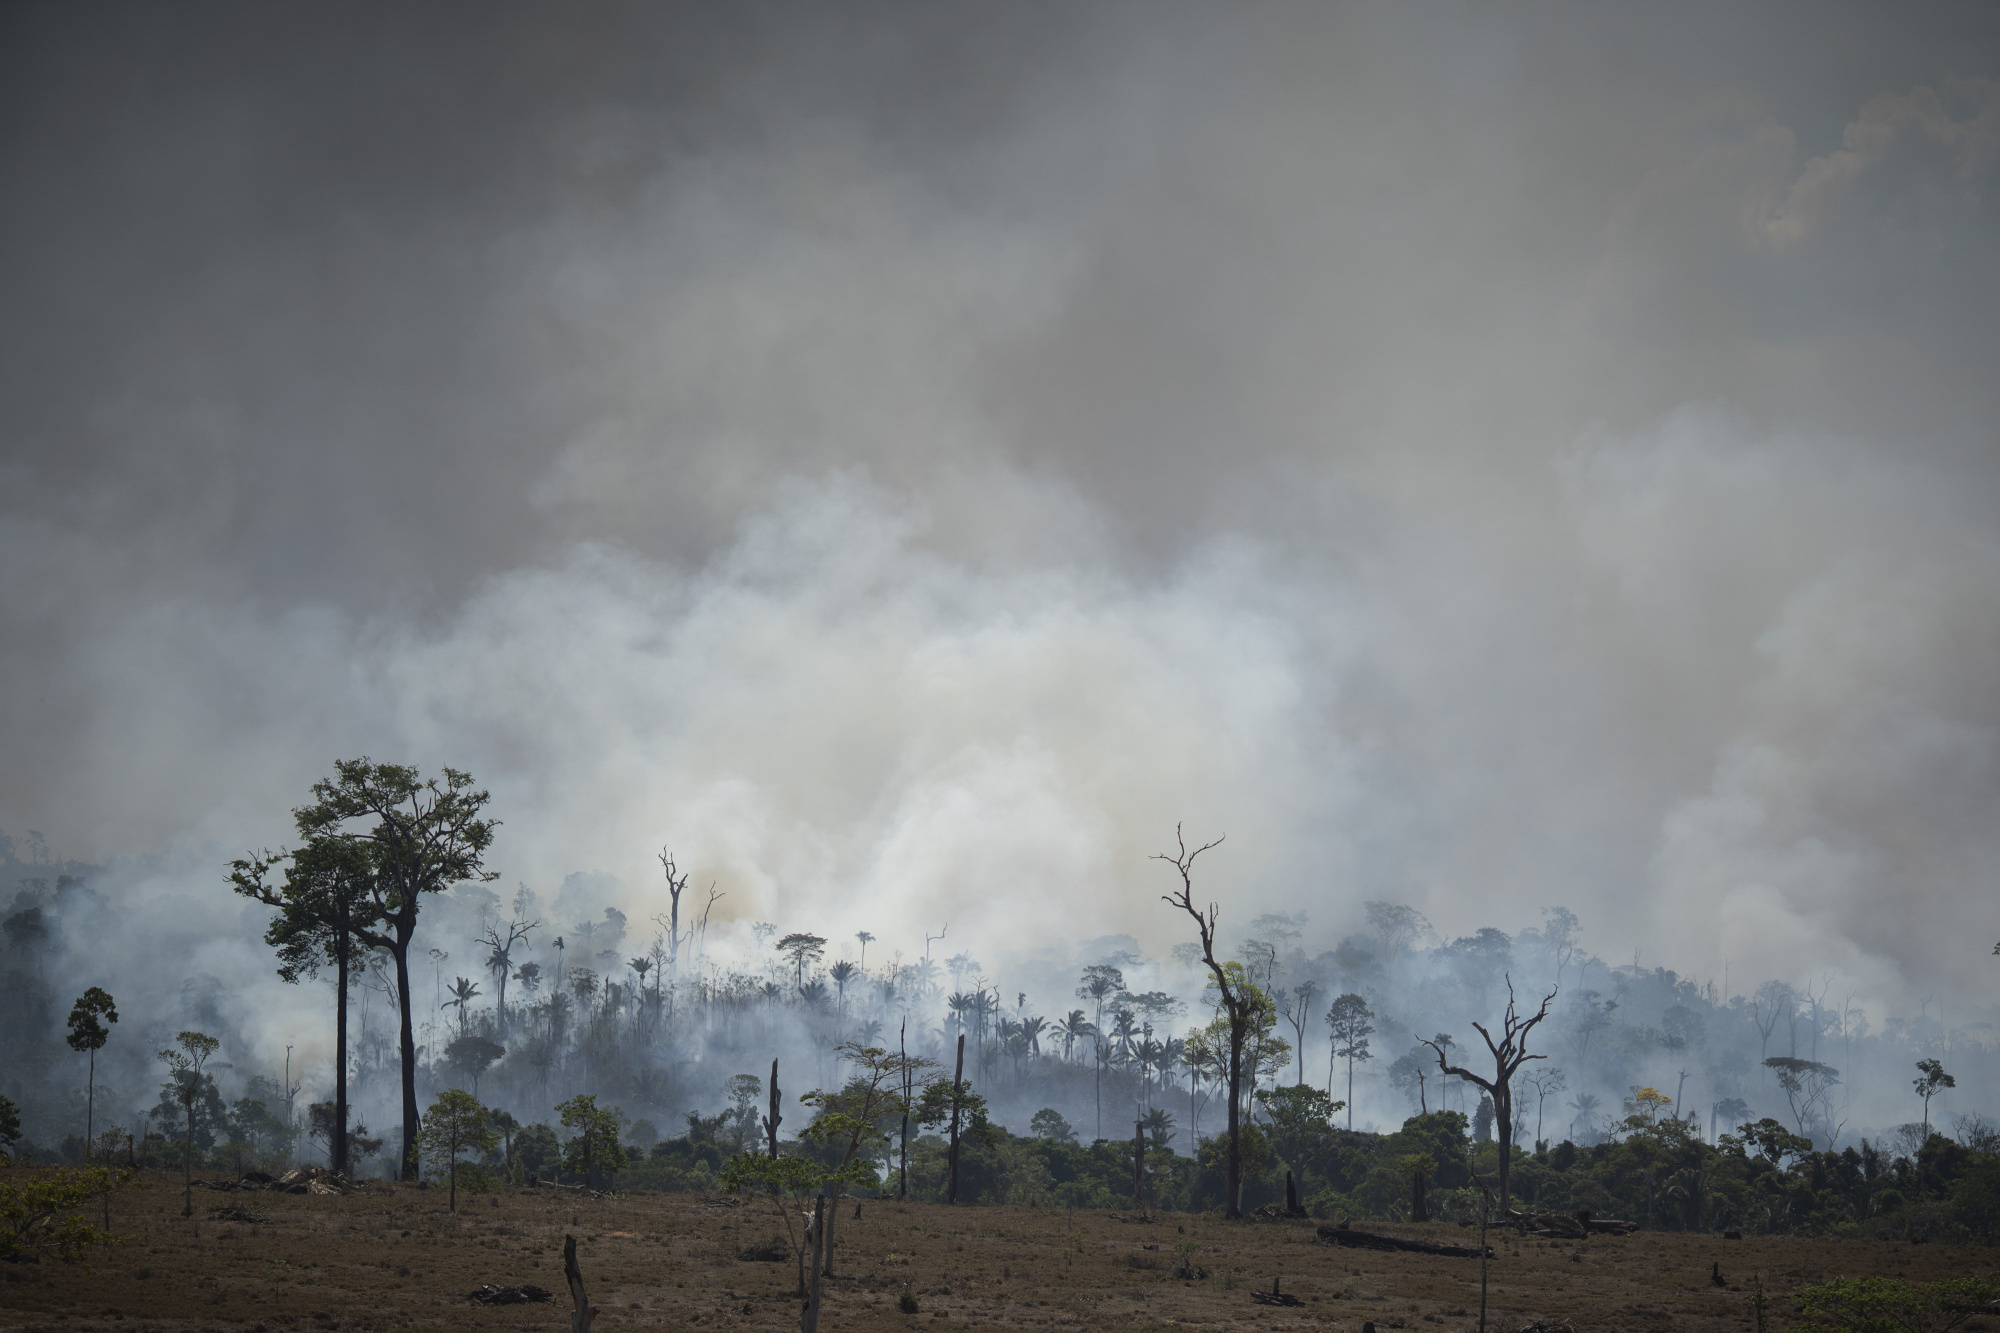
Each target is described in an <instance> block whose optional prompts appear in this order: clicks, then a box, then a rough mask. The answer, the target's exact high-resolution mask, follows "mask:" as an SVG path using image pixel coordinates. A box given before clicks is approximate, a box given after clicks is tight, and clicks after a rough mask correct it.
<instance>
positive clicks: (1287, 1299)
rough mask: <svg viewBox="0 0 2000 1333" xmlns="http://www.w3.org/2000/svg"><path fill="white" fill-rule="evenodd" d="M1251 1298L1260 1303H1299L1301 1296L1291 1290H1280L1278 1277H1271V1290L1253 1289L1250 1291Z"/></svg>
mask: <svg viewBox="0 0 2000 1333" xmlns="http://www.w3.org/2000/svg"><path fill="white" fill-rule="evenodd" d="M1250 1299H1251V1300H1253V1301H1255V1302H1256V1303H1257V1304H1259V1305H1297V1304H1298V1303H1299V1298H1298V1297H1296V1296H1294V1295H1292V1293H1291V1292H1289V1291H1280V1290H1278V1279H1277V1278H1272V1279H1271V1289H1270V1290H1269V1291H1253V1292H1251V1293H1250Z"/></svg>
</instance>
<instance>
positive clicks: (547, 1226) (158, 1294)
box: [0, 1172, 2000, 1333]
mask: <svg viewBox="0 0 2000 1333" xmlns="http://www.w3.org/2000/svg"><path fill="white" fill-rule="evenodd" d="M445 1203H446V1200H445V1194H444V1191H442V1190H439V1189H418V1188H416V1187H414V1186H402V1185H383V1184H374V1185H369V1186H366V1187H364V1188H363V1189H361V1190H358V1191H357V1192H355V1193H353V1194H351V1195H348V1196H345V1197H340V1196H327V1195H297V1196H295V1195H284V1194H273V1193H219V1192H211V1191H204V1190H197V1191H196V1193H195V1208H196V1217H195V1218H194V1219H193V1220H191V1221H190V1220H184V1219H182V1217H181V1216H180V1209H181V1197H180V1188H179V1184H178V1182H176V1181H174V1180H173V1179H171V1178H170V1177H169V1176H168V1175H167V1174H166V1173H151V1172H149V1173H145V1174H144V1176H143V1178H142V1179H141V1180H139V1181H137V1182H135V1183H134V1184H133V1185H131V1186H129V1187H127V1188H126V1189H124V1190H121V1191H120V1193H119V1194H118V1195H117V1196H116V1199H115V1202H114V1205H113V1209H112V1223H113V1229H114V1230H116V1231H117V1232H119V1233H120V1234H121V1235H122V1236H123V1237H125V1241H126V1243H125V1244H123V1245H120V1246H118V1247H115V1248H112V1249H109V1250H104V1251H100V1252H99V1253H98V1254H97V1256H96V1257H95V1258H94V1259H93V1261H92V1263H91V1265H90V1266H88V1267H85V1266H81V1265H78V1266H65V1265H62V1264H58V1263H53V1262H44V1263H41V1264H0V1327H4V1328H10V1329H11V1328H37V1329H63V1330H76V1329H83V1328H104V1329H119V1330H130V1331H132V1333H138V1331H139V1330H151V1329H160V1330H167V1329H175V1330H178V1329H186V1328H201V1329H211V1328H213V1329H230V1330H243V1331H244V1333H306V1331H307V1330H311V1331H313V1333H317V1331H318V1330H334V1329H341V1330H363V1331H368V1330H391V1329H404V1328H421V1329H456V1328H467V1329H470V1328H482V1329H508V1328H538V1329H539V1328H553V1327H558V1326H560V1325H561V1324H563V1323H564V1322H566V1320H567V1315H568V1309H569V1301H568V1295H567V1292H566V1291H565V1290H564V1288H563V1280H562V1245H563V1237H564V1235H565V1234H573V1235H575V1236H576V1238H577V1241H578V1252H579V1254H580V1256H581V1263H582V1268H583V1272H584V1276H585V1279H586V1281H587V1282H588V1283H589V1287H590V1295H591V1298H592V1301H593V1303H594V1304H595V1305H596V1306H597V1307H598V1308H599V1310H600V1311H601V1314H600V1317H599V1323H598V1327H599V1328H601V1329H605V1330H617V1329H621V1328H632V1329H646V1328H656V1329H680V1328H690V1327H695V1328H704V1329H710V1328H713V1329H791V1328H796V1327H797V1326H798V1325H797V1314H798V1304H797V1302H796V1301H795V1300H794V1299H793V1296H792V1292H793V1283H794V1280H795V1274H796V1268H795V1267H794V1265H793V1263H792V1262H791V1261H790V1260H789V1259H787V1260H785V1261H782V1262H772V1261H769V1260H745V1259H742V1258H740V1257H739V1256H740V1255H741V1254H743V1253H745V1252H751V1251H755V1250H757V1249H760V1248H762V1247H764V1246H765V1244H766V1243H767V1242H769V1241H771V1240H772V1239H773V1238H774V1237H776V1236H777V1235H778V1234H779V1222H778V1219H777V1216H776V1214H775V1213H774V1211H773V1209H772V1206H771V1205H770V1204H769V1202H768V1201H764V1200H744V1201H732V1200H728V1199H720V1198H702V1197H700V1196H694V1195H682V1194H653V1193H644V1194H632V1195H628V1196H624V1197H618V1198H607V1199H590V1198H580V1197H578V1196H576V1195H574V1194H571V1193H568V1192H560V1193H558V1192H555V1191H551V1190H547V1189H542V1190H534V1189H507V1190H504V1191H502V1192H501V1193H499V1194H497V1195H496V1194H491V1193H487V1194H477V1195H474V1194H461V1195H460V1196H459V1211H458V1212H457V1213H456V1214H453V1213H450V1212H448V1211H447V1210H446V1207H445ZM232 1210H233V1216H225V1215H224V1214H225V1212H227V1211H232ZM251 1218H255V1219H261V1220H248V1219H251ZM1376 1229H1381V1230H1389V1231H1393V1232H1395V1233H1396V1234H1399V1235H1406V1236H1413V1237H1414V1236H1423V1237H1426V1238H1429V1239H1433V1240H1450V1241H1453V1242H1465V1241H1467V1240H1469V1239H1470V1238H1471V1236H1472V1234H1473V1233H1471V1232H1469V1231H1468V1229H1465V1228H1460V1227H1456V1226H1447V1225H1444V1224H1431V1225H1429V1226H1421V1227H1383V1228H1376ZM835 1236H836V1241H837V1244H838V1253H837V1256H836V1257H837V1262H836V1271H837V1273H838V1275H839V1276H838V1277H837V1278H836V1279H835V1280H834V1281H833V1282H832V1283H831V1284H830V1288H829V1296H828V1300H827V1312H826V1317H825V1319H824V1320H823V1322H822V1327H823V1328H826V1329H829V1330H836V1331H837V1330H843V1329H886V1328H903V1329H907V1328H911V1327H913V1326H928V1327H937V1326H940V1325H945V1326H964V1327H979V1328H1024V1329H1025V1328H1061V1327H1090V1328H1097V1327H1106V1326H1113V1325H1116V1326H1125V1327H1138V1328H1165V1327H1168V1326H1170V1325H1171V1326H1175V1327H1180V1328H1220V1327H1237V1326H1241V1327H1246V1328H1247V1327H1255V1328H1271V1329H1285V1328H1328V1329H1343V1330H1359V1329H1360V1328H1361V1327H1362V1324H1363V1321H1364V1320H1368V1321H1373V1322H1374V1324H1375V1326H1376V1327H1377V1328H1379V1329H1389V1328H1405V1329H1412V1330H1416V1329H1432V1328H1437V1329H1470V1328H1473V1327H1475V1326H1476V1323H1477V1319H1478V1310H1479V1264H1478V1262H1477V1261H1476V1260H1468V1259H1445V1258H1433V1257H1429V1256H1425V1255H1418V1254H1387V1253H1378V1252H1364V1251H1356V1250H1351V1249H1342V1248H1335V1247H1333V1246H1330V1245H1327V1244H1324V1243H1321V1242H1319V1241H1318V1240H1317V1238H1316V1236H1315V1230H1314V1225H1313V1224H1312V1223H1311V1222H1305V1221H1243V1222H1224V1221H1223V1220H1222V1219H1221V1218H1219V1217H1216V1216H1213V1215H1191V1214H1170V1213H1161V1214H1155V1215H1154V1216H1153V1217H1152V1218H1151V1219H1150V1220H1139V1219H1137V1218H1135V1217H1134V1216H1133V1215H1130V1214H1125V1213H1115V1212H1104V1211H1097V1210H1078V1211H1075V1212H1070V1211H1068V1210H1065V1209H1062V1208H992V1207H976V1208H975V1207H962V1208H956V1209H947V1208H944V1207H942V1206H939V1205H935V1204H917V1203H909V1204H898V1203H894V1202H874V1201H871V1202H867V1203H864V1204H862V1205H861V1217H860V1219H859V1220H856V1219H855V1218H854V1216H853V1204H852V1202H851V1201H850V1202H849V1203H847V1204H845V1205H844V1206H843V1208H842V1211H841V1217H840V1221H839V1224H838V1228H837V1230H836V1233H835ZM1492 1239H1493V1242H1494V1248H1495V1258H1494V1259H1493V1261H1492V1263H1491V1267H1490V1272H1489V1275H1488V1280H1489V1283H1490V1295H1489V1317H1488V1327H1489V1328H1493V1329H1504V1330H1510V1331H1511V1330H1514V1329H1517V1328H1519V1327H1521V1326H1522V1325H1525V1324H1527V1323H1529V1322H1531V1321H1532V1320H1534V1319H1536V1318H1544V1319H1550V1320H1554V1319H1568V1320H1570V1321H1572V1322H1573V1323H1574V1325H1575V1327H1576V1328H1577V1329H1578V1330H1580V1331H1587V1330H1595V1329H1648V1328H1659V1329H1669V1328H1671V1329H1675V1330H1701V1329H1717V1330H1720V1329H1730V1330H1737V1329H1743V1328H1749V1327H1753V1326H1754V1325H1753V1322H1752V1317H1751V1308H1750V1300H1751V1294H1752V1291H1753V1278H1754V1277H1757V1276H1761V1277H1762V1279H1763V1283H1764V1287H1765V1290H1766V1292H1767V1293H1768V1295H1769V1298H1770V1300H1771V1308H1772V1315H1773V1320H1772V1323H1773V1326H1774V1327H1783V1326H1784V1323H1785V1315H1786V1314H1787V1313H1788V1311H1789V1308H1790V1307H1789V1302H1787V1301H1786V1299H1785V1293H1787V1292H1788V1291H1789V1290H1791V1289H1792V1288H1793V1287H1795V1286H1798V1285H1799V1284H1801V1283H1805V1282H1811V1281H1817V1280H1820V1279H1822V1278H1826V1277H1831V1276H1835V1275H1840V1274H1893V1275H1904V1276H1909V1277H1916V1278H1935V1277H1941V1276H1946V1275H1955V1274H1987V1273H1991V1272H1993V1271H1994V1270H1995V1269H1996V1268H2000V1255H1996V1254H1995V1253H1994V1252H1993V1251H1990V1250H1985V1249H1974V1248H1958V1247H1952V1246H1944V1245H1909V1244H1906V1243H1901V1242H1884V1241H1874V1240H1831V1239H1827V1240H1804V1239H1796V1238H1788V1237H1769V1238H1764V1237H1755V1236H1752V1237H1749V1238H1746V1239H1743V1240H1727V1239H1724V1238H1723V1237H1721V1236H1715V1235H1681V1234H1668V1233H1648V1232H1641V1233H1639V1234H1636V1235H1633V1236H1629V1237H1620V1238H1606V1237H1597V1238H1593V1239H1591V1240H1589V1241H1588V1242H1583V1243H1578V1242H1575V1241H1561V1242H1549V1241H1545V1240H1536V1239H1532V1238H1531V1239H1522V1238H1520V1237H1516V1236H1514V1235H1512V1234H1511V1233H1502V1232H1497V1231H1496V1232H1494V1233H1492ZM1183 1246H1194V1247H1196V1248H1195V1249H1194V1250H1193V1251H1192V1252H1189V1251H1187V1250H1185V1249H1183V1248H1181V1247H1183ZM1184 1259H1185V1260H1187V1261H1190V1262H1191V1263H1192V1264H1193V1265H1194V1266H1196V1268H1197V1269H1199V1270H1203V1271H1205V1272H1206V1274H1207V1275H1206V1276H1205V1277H1200V1278H1196V1279H1194V1280H1188V1279H1184V1278H1180V1277H1176V1276H1174V1270H1175V1269H1176V1268H1177V1267H1178V1266H1179V1265H1181V1264H1182V1263H1183V1261H1184ZM1717 1264H1719V1265H1720V1266H1721V1271H1722V1274H1723V1277H1724V1281H1725V1285H1723V1286H1717V1285H1716V1284H1715V1283H1714V1281H1713V1280H1712V1274H1713V1271H1714V1265H1717ZM1273 1278H1278V1279H1280V1280H1281V1281H1282V1290H1283V1291H1284V1292H1286V1293H1289V1294H1292V1295H1296V1296H1297V1297H1298V1298H1299V1300H1300V1304H1299V1305H1297V1306H1283V1307H1279V1306H1269V1305H1264V1304H1259V1303H1257V1302H1256V1301H1255V1300H1254V1299H1253V1292H1255V1291H1256V1290H1259V1289H1261V1290H1266V1291H1268V1290H1269V1289H1270V1286H1271V1282H1272V1279H1273ZM485 1284H497V1285H503V1286H514V1285H522V1284H535V1285H539V1286H542V1287H545V1288H548V1289H550V1290H552V1291H553V1292H554V1293H555V1303H554V1304H552V1305H550V1304H526V1305H502V1306H485V1305H478V1304H474V1303H473V1302H472V1301H471V1300H470V1299H468V1297H469V1294H470V1293H471V1292H473V1291H474V1290H476V1289H478V1288H480V1287H481V1286H482V1285H485ZM905 1286H908V1287H909V1288H910V1290H911V1291H912V1292H913V1293H914V1295H915V1297H916V1300H917V1303H918V1311H917V1313H916V1314H906V1313H903V1312H901V1311H900V1310H899V1309H898V1306H897V1300H898V1297H899V1295H900V1294H901V1292H902V1291H903V1289H904V1287H905ZM1979 1324H1980V1321H1978V1320H1975V1321H1973V1323H1971V1324H1968V1325H1966V1326H1965V1327H1967V1328H1975V1327H1977V1326H1979Z"/></svg>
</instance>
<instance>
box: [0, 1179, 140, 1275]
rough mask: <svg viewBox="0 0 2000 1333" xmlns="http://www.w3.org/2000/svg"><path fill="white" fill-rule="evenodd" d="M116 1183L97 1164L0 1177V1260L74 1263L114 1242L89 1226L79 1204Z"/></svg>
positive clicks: (116, 1240) (81, 1205)
mask: <svg viewBox="0 0 2000 1333" xmlns="http://www.w3.org/2000/svg"><path fill="white" fill-rule="evenodd" d="M117 1183H118V1175H117V1173H115V1172H113V1171H111V1170H110V1169H108V1168H106V1167H101V1166H81V1167H57V1168H56V1169H55V1170H53V1171H42V1172H37V1173H35V1174H33V1175H29V1176H24V1177H22V1178H19V1179H0V1259H4V1260H6V1261H8V1262H9V1263H32V1262H35V1261H37V1260H39V1259H40V1258H41V1257H42V1256H43V1255H48V1256H50V1257H51V1258H55V1259H59V1260H61V1261H62V1262H64V1263H77V1262H79V1261H80V1260H82V1259H83V1258H84V1257H85V1255H87V1254H88V1253H89V1252H90V1249H91V1247H92V1246H94V1245H116V1244H118V1243H119V1241H118V1238H117V1237H116V1236H114V1235H112V1234H111V1233H110V1232H109V1231H105V1230H102V1229H101V1228H98V1227H94V1226H92V1225H91V1224H90V1223H89V1222H88V1221H86V1220H85V1219H84V1217H83V1214H82V1212H81V1209H82V1208H83V1205H84V1204H85V1203H87V1202H89V1201H91V1200H93V1199H95V1198H97V1197H98V1196H99V1195H102V1194H105V1193H107V1192H109V1191H110V1190H111V1188H112V1187H113V1186H115V1185H116V1184H117Z"/></svg>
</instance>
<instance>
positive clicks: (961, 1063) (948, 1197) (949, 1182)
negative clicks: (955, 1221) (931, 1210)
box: [944, 1032, 965, 1203]
mask: <svg viewBox="0 0 2000 1333" xmlns="http://www.w3.org/2000/svg"><path fill="white" fill-rule="evenodd" d="M964 1088H965V1034H964V1033H963V1032H961V1033H959V1034H958V1067H957V1069H955V1070H954V1071H953V1072H952V1076H951V1159H950V1165H951V1173H950V1175H948V1176H947V1177H946V1179H945V1189H944V1201H945V1202H946V1203H957V1202H958V1107H959V1097H960V1095H961V1093H962V1092H963V1090H964Z"/></svg>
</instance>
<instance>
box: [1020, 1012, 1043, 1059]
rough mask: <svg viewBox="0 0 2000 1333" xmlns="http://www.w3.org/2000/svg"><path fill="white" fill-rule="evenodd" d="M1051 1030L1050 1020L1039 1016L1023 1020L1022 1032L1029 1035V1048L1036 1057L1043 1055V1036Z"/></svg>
mask: <svg viewBox="0 0 2000 1333" xmlns="http://www.w3.org/2000/svg"><path fill="white" fill-rule="evenodd" d="M1048 1030H1049V1020H1048V1019H1046V1018H1043V1017H1041V1016H1040V1015H1039V1014H1037V1015H1034V1016H1031V1017H1028V1018H1024V1019H1022V1020H1021V1031H1022V1032H1024V1033H1026V1034H1027V1037H1028V1048H1029V1049H1030V1050H1032V1051H1033V1052H1034V1053H1035V1054H1036V1055H1040V1054H1041V1053H1042V1034H1043V1033H1044V1032H1047V1031H1048Z"/></svg>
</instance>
